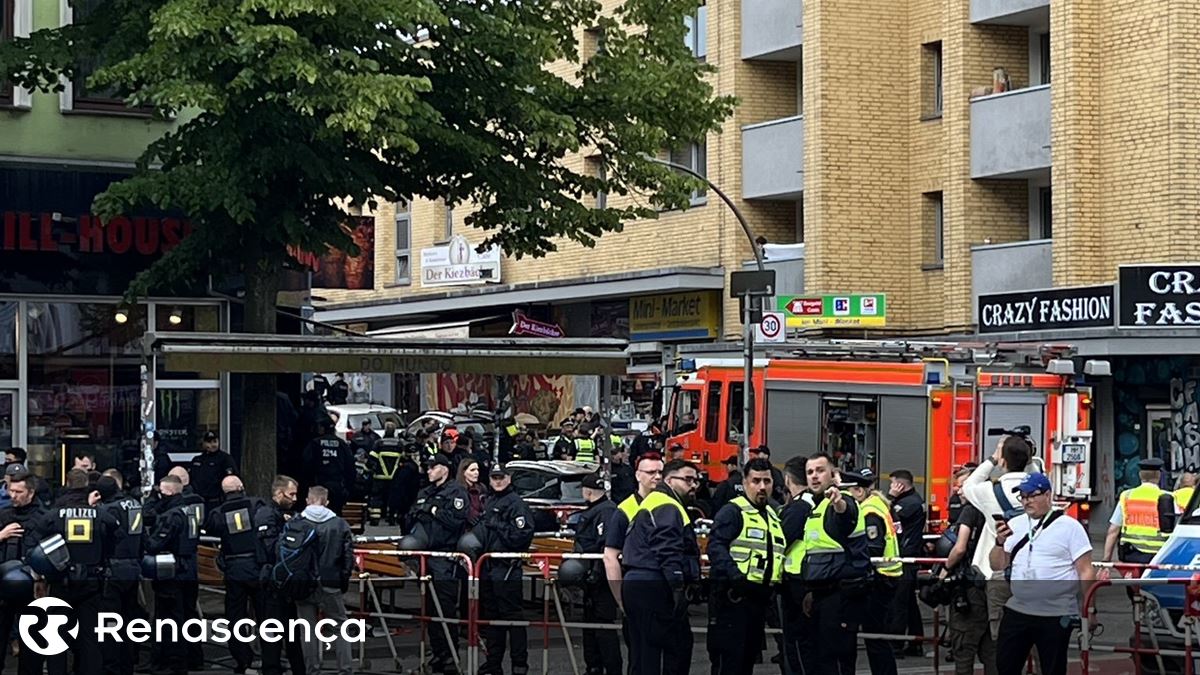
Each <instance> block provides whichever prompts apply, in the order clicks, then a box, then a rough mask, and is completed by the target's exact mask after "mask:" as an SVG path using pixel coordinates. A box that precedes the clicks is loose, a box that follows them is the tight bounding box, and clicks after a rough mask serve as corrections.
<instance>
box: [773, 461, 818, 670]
mask: <svg viewBox="0 0 1200 675" xmlns="http://www.w3.org/2000/svg"><path fill="white" fill-rule="evenodd" d="M806 461H807V460H806V459H805V458H804V457H793V458H791V459H789V460H788V461H787V462H785V463H784V465H783V472H782V473H783V484H784V487H785V489H786V491H787V500H786V501H785V502H784V505H783V508H782V509H781V510H780V513H779V520H780V523H781V526H782V528H783V538H784V541H785V542H786V543H787V548H786V550H785V551H784V574H783V582H782V586H781V593H780V595H781V596H782V598H783V600H784V602H783V663H782V664H781V665H782V666H783V672H784V673H785V675H798V674H800V673H804V672H806V670H805V664H808V667H809V668H811V667H812V659H813V657H812V643H813V640H812V634H813V632H814V631H813V629H812V619H811V618H810V617H809V616H808V615H807V614H806V613H805V612H804V611H803V607H804V597H805V596H806V595H807V594H808V591H807V590H806V589H805V586H804V580H803V579H801V578H800V574H799V571H798V568H795V567H794V566H789V564H788V562H787V561H789V560H795V559H796V558H797V557H798V556H799V555H802V554H800V553H799V551H800V550H801V549H802V548H803V546H804V525H805V523H807V522H808V517H809V515H810V514H811V513H812V508H813V498H812V494H811V493H809V491H808V479H807V478H806V477H805V473H804V465H805V463H806Z"/></svg>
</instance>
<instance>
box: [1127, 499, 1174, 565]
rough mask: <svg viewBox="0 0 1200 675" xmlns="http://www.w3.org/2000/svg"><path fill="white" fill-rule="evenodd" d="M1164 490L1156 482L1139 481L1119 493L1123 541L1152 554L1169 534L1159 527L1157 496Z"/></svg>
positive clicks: (1156, 551)
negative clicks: (1139, 483)
mask: <svg viewBox="0 0 1200 675" xmlns="http://www.w3.org/2000/svg"><path fill="white" fill-rule="evenodd" d="M1163 492H1164V491H1163V490H1162V489H1161V488H1159V487H1158V486H1157V485H1154V484H1152V483H1142V484H1141V485H1139V486H1137V487H1135V488H1130V489H1128V490H1126V491H1124V492H1122V493H1121V497H1120V509H1121V539H1120V541H1121V543H1122V544H1127V545H1129V546H1131V547H1133V548H1134V549H1135V550H1137V551H1140V552H1141V553H1148V554H1151V555H1153V554H1155V553H1158V550H1159V549H1160V548H1162V546H1163V544H1164V543H1166V541H1167V537H1168V535H1166V534H1164V533H1162V532H1160V531H1159V529H1158V498H1159V496H1160V495H1162V494H1163Z"/></svg>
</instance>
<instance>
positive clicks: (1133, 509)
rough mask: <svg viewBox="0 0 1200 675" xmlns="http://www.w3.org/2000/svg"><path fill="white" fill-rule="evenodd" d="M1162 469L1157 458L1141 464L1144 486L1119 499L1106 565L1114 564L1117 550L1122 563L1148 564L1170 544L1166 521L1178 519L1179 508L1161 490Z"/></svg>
mask: <svg viewBox="0 0 1200 675" xmlns="http://www.w3.org/2000/svg"><path fill="white" fill-rule="evenodd" d="M1162 469H1163V461H1162V460H1161V459H1159V458H1157V457H1152V458H1150V459H1143V460H1142V461H1141V462H1139V463H1138V478H1140V479H1141V481H1142V484H1141V485H1139V486H1137V487H1135V488H1129V489H1128V490H1125V491H1124V492H1122V493H1121V495H1120V497H1118V498H1117V508H1116V510H1115V511H1113V515H1112V519H1110V520H1109V521H1108V523H1109V524H1108V535H1107V536H1106V537H1105V539H1104V561H1105V562H1112V559H1113V552H1114V549H1117V551H1116V552H1117V555H1118V557H1119V559H1120V560H1121V562H1127V563H1138V564H1146V563H1148V562H1150V560H1151V559H1153V558H1154V555H1155V554H1156V553H1158V550H1159V549H1160V548H1162V546H1163V544H1164V543H1166V541H1167V537H1168V536H1170V535H1168V534H1167V533H1166V532H1164V531H1163V529H1164V528H1163V524H1164V522H1163V521H1164V520H1166V519H1168V518H1169V517H1173V516H1174V512H1175V507H1176V505H1175V499H1174V498H1173V497H1172V496H1171V493H1169V492H1167V491H1166V490H1163V489H1162V488H1161V487H1159V484H1160V482H1161V481H1162ZM1168 507H1169V512H1168ZM1168 513H1169V515H1168ZM1118 544H1119V545H1120V546H1119V547H1118Z"/></svg>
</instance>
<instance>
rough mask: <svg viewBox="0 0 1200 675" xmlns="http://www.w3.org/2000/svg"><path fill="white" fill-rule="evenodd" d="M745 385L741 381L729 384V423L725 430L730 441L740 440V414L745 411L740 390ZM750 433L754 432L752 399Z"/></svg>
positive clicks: (737, 441)
mask: <svg viewBox="0 0 1200 675" xmlns="http://www.w3.org/2000/svg"><path fill="white" fill-rule="evenodd" d="M745 388H746V385H745V383H743V382H731V383H730V384H729V412H728V415H727V416H728V417H729V425H728V429H727V430H726V438H727V440H728V441H729V442H730V443H740V442H741V440H742V415H743V413H744V412H745V411H744V410H742V407H743V406H744V404H743V403H742V392H743V391H744V390H745ZM750 433H754V405H753V400H752V401H751V406H750Z"/></svg>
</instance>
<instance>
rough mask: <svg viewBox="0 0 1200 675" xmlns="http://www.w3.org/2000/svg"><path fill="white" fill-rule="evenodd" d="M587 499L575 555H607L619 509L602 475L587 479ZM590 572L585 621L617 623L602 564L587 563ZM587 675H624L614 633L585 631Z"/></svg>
mask: <svg viewBox="0 0 1200 675" xmlns="http://www.w3.org/2000/svg"><path fill="white" fill-rule="evenodd" d="M582 486H583V498H584V500H585V501H587V508H586V509H584V510H583V511H581V512H580V514H579V523H578V524H577V525H576V526H575V547H574V549H573V550H574V552H575V553H603V552H604V539H605V526H606V524H607V523H608V522H609V521H610V520H612V516H613V514H614V513H615V512H616V510H617V505H616V504H614V503H613V501H612V500H611V499H609V498H608V495H607V494H606V493H605V492H604V479H603V478H602V477H601V476H600V474H599V473H591V474H588V475H586V476H584V477H583V482H582ZM584 563H585V564H584V568H585V569H587V570H588V574H587V576H586V578H585V585H584V587H583V620H584V622H586V623H613V622H614V621H616V620H617V615H618V612H617V601H616V600H615V599H614V598H613V595H612V590H611V589H610V588H609V587H608V584H606V583H605V575H604V565H603V563H602V562H601V561H597V560H587V561H584ZM583 660H584V663H585V664H586V665H587V672H586V673H585V675H624V671H623V670H622V668H621V642H620V639H619V638H618V637H617V635H616V634H615V633H614V632H613V631H611V630H603V629H601V630H597V629H594V628H585V629H584V631H583Z"/></svg>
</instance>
